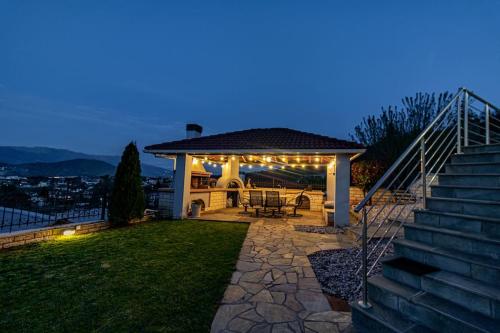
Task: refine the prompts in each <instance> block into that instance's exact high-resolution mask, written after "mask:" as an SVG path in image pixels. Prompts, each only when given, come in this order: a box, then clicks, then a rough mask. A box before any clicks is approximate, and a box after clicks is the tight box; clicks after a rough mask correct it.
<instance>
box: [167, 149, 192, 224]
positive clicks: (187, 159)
mask: <svg viewBox="0 0 500 333" xmlns="http://www.w3.org/2000/svg"><path fill="white" fill-rule="evenodd" d="M175 160H176V162H175V174H174V202H173V209H172V215H173V218H174V219H184V218H186V217H187V212H188V208H189V205H190V204H191V202H190V196H191V166H192V164H193V158H192V157H191V156H190V155H187V154H179V155H177V157H176V159H175Z"/></svg>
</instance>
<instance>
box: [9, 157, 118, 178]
mask: <svg viewBox="0 0 500 333" xmlns="http://www.w3.org/2000/svg"><path fill="white" fill-rule="evenodd" d="M4 168H5V171H4V172H5V173H6V174H7V175H16V176H24V177H28V176H46V177H52V176H66V177H67V176H104V175H114V173H115V166H114V165H111V164H109V163H106V162H103V161H98V160H86V159H74V160H68V161H61V162H53V163H46V162H36V163H23V164H14V165H13V164H10V165H7V166H4Z"/></svg>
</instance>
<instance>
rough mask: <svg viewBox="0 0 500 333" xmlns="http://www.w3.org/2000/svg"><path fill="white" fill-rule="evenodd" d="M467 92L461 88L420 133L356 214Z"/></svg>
mask: <svg viewBox="0 0 500 333" xmlns="http://www.w3.org/2000/svg"><path fill="white" fill-rule="evenodd" d="M464 91H466V89H465V88H460V89H459V90H458V92H457V93H456V94H455V95H454V96H453V98H452V99H451V101H450V102H449V103H448V104H447V105H446V106H445V107H444V108H443V110H441V112H439V114H438V115H437V116H436V118H434V120H433V121H432V122H431V123H430V124H429V125H428V126H427V127H426V128H425V129H424V130H423V131H422V133H420V135H419V136H418V137H417V138H416V139H415V140H413V142H412V143H411V144H410V145H409V146H408V148H406V150H405V151H404V152H403V153H402V154H401V156H399V158H398V159H397V160H396V162H394V163H393V164H392V165H391V167H390V168H389V169H388V170H387V171H386V172H385V173H384V175H383V176H382V177H380V179H379V180H378V181H377V182H376V183H375V185H374V186H373V187H372V188H371V189H370V191H368V193H367V194H366V196H365V198H364V199H363V200H362V201H361V202H360V203H359V204H358V205H357V206H356V207H355V208H354V211H355V212H356V213H359V211H360V210H361V209H362V208H363V207H364V206H365V205H366V204H367V203H368V201H369V200H370V199H371V198H372V196H373V195H374V194H375V193H376V192H377V190H378V189H379V188H380V186H381V185H382V184H383V183H384V182H385V181H386V180H387V178H388V177H389V176H390V175H391V174H392V173H393V172H394V170H396V168H397V167H398V166H399V164H400V163H401V162H402V161H403V160H404V159H405V158H406V156H407V155H408V154H409V153H410V151H411V150H412V149H413V148H415V147H416V146H417V145H419V144H420V140H422V138H423V137H425V135H426V134H427V133H428V132H429V131H430V130H431V129H432V128H433V127H434V125H435V124H436V123H437V121H438V120H439V119H441V117H442V116H443V115H444V114H445V113H446V111H448V109H449V108H450V107H451V106H452V105H453V103H455V101H456V99H457V98H458V97H459V96H460V94H461V93H462V92H464Z"/></svg>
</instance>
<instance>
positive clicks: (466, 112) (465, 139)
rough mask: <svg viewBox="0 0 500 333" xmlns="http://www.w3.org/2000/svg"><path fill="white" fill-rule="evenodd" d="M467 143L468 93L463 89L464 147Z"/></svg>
mask: <svg viewBox="0 0 500 333" xmlns="http://www.w3.org/2000/svg"><path fill="white" fill-rule="evenodd" d="M468 145H469V93H468V92H467V90H466V91H464V147H467V146H468Z"/></svg>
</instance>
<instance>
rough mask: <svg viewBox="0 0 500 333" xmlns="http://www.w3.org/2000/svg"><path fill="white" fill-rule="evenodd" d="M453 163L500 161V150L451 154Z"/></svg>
mask: <svg viewBox="0 0 500 333" xmlns="http://www.w3.org/2000/svg"><path fill="white" fill-rule="evenodd" d="M451 162H452V163H474V162H500V152H496V151H491V152H490V151H485V152H470V153H465V154H454V155H452V156H451Z"/></svg>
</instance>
